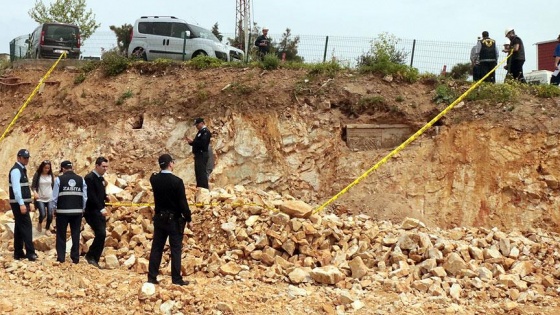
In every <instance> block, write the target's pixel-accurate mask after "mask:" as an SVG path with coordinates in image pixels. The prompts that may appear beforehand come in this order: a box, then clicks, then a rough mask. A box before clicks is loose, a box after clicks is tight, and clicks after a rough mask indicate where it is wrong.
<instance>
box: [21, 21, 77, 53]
mask: <svg viewBox="0 0 560 315" xmlns="http://www.w3.org/2000/svg"><path fill="white" fill-rule="evenodd" d="M28 42H29V50H28V55H29V58H58V57H60V54H62V53H63V52H66V58H72V59H78V58H80V28H79V27H77V26H76V25H72V24H64V23H44V24H41V25H40V26H39V27H37V28H36V29H35V31H33V33H32V34H31V36H30V38H29V41H28Z"/></svg>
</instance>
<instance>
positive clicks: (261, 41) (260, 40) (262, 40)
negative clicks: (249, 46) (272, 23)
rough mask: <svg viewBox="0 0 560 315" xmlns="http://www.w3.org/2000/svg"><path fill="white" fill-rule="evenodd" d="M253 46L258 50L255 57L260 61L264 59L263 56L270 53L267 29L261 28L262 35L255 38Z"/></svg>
mask: <svg viewBox="0 0 560 315" xmlns="http://www.w3.org/2000/svg"><path fill="white" fill-rule="evenodd" d="M255 46H257V48H258V49H259V51H258V52H257V55H258V57H259V59H260V60H261V61H262V60H263V59H264V56H265V55H266V54H268V53H270V38H268V28H267V27H263V29H262V35H260V36H259V37H257V40H255Z"/></svg>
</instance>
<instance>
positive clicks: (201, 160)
mask: <svg viewBox="0 0 560 315" xmlns="http://www.w3.org/2000/svg"><path fill="white" fill-rule="evenodd" d="M207 164H208V152H201V153H197V154H195V155H194V175H195V176H196V187H202V188H206V189H209V186H208V172H207V171H206V165H207Z"/></svg>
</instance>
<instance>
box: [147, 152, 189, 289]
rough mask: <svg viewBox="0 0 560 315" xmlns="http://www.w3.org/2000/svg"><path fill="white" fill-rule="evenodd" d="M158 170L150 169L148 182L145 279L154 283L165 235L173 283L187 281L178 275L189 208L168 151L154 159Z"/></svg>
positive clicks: (186, 282)
mask: <svg viewBox="0 0 560 315" xmlns="http://www.w3.org/2000/svg"><path fill="white" fill-rule="evenodd" d="M158 164H159V167H160V168H161V171H160V172H159V173H153V174H152V176H151V177H150V184H151V185H152V190H153V192H154V203H155V214H154V237H153V240H152V249H151V250H150V263H149V265H148V282H149V283H153V284H158V283H159V281H158V280H157V276H158V274H159V266H160V264H161V256H162V255H163V248H164V246H165V242H166V241H167V238H168V237H169V247H170V249H171V281H172V283H173V284H176V285H187V284H189V282H188V281H184V280H183V277H182V276H181V251H182V247H183V231H184V230H185V225H187V226H188V227H189V229H192V225H191V210H190V209H189V204H188V203H187V196H186V194H185V184H184V183H183V180H182V179H181V178H179V177H177V176H175V175H173V168H174V166H175V160H174V159H173V157H171V155H169V154H162V155H161V156H160V157H159V159H158Z"/></svg>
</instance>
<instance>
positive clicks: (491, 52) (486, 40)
mask: <svg viewBox="0 0 560 315" xmlns="http://www.w3.org/2000/svg"><path fill="white" fill-rule="evenodd" d="M475 53H476V59H477V60H478V62H479V66H480V78H483V77H484V76H485V75H486V74H488V73H489V72H490V71H492V69H494V68H495V67H496V65H497V64H498V56H499V52H498V47H497V46H496V41H495V40H493V39H492V38H490V34H489V33H488V32H487V31H484V32H482V39H481V40H480V41H478V42H477V43H476V52H475ZM495 73H496V72H492V73H491V74H490V75H488V77H486V79H485V80H484V82H490V83H496V76H495Z"/></svg>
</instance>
